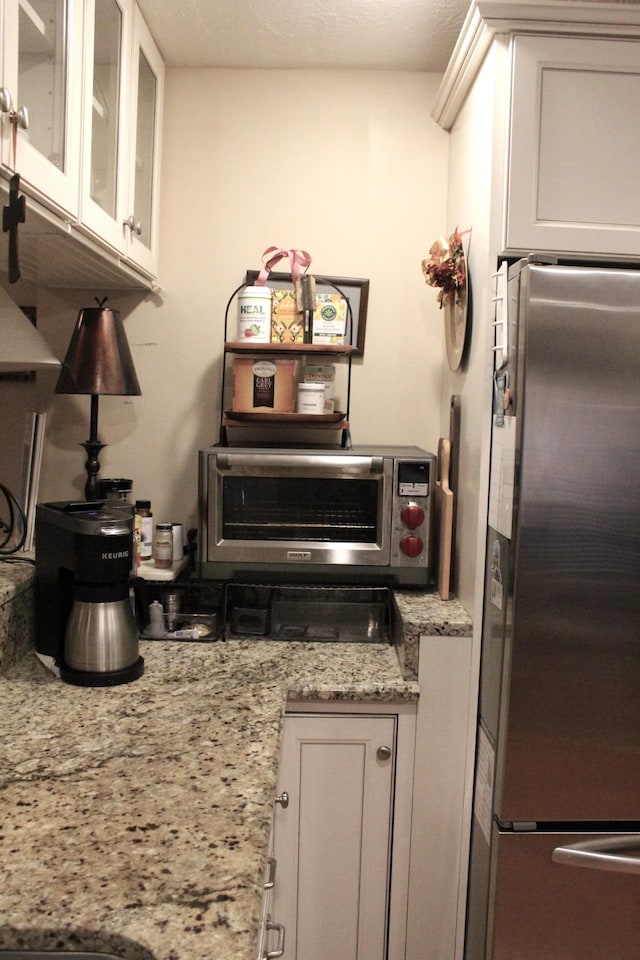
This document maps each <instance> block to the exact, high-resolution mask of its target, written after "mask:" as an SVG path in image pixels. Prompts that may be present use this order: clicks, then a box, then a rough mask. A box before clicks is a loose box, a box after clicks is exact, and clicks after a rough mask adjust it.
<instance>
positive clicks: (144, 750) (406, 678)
mask: <svg viewBox="0 0 640 960" xmlns="http://www.w3.org/2000/svg"><path fill="white" fill-rule="evenodd" d="M20 581H21V584H20V587H21V589H23V588H24V581H23V578H22V576H20ZM396 600H397V603H398V608H399V610H400V612H401V614H402V617H403V620H404V633H405V645H404V648H401V649H400V650H398V649H397V648H396V647H394V646H388V645H384V644H350V643H347V644H345V643H300V642H293V641H292V642H288V643H282V642H274V641H271V640H260V641H257V640H242V641H237V640H233V641H226V642H215V643H210V644H199V643H176V642H173V643H172V642H166V641H162V642H155V643H154V642H153V641H141V645H140V652H141V654H142V655H143V657H144V658H145V672H144V675H143V676H142V677H141V678H140V679H139V680H136V681H135V682H133V683H130V684H125V685H123V686H119V687H112V688H97V689H96V688H78V687H72V686H69V685H67V684H64V683H62V682H61V681H59V680H57V679H56V678H55V677H53V675H51V674H50V673H48V672H47V671H46V670H45V668H44V667H42V665H41V664H40V663H39V662H38V661H37V659H36V657H35V655H34V653H33V651H28V652H27V654H26V655H25V656H23V657H22V658H21V659H20V660H19V662H18V663H16V664H14V665H13V666H9V668H8V670H7V672H6V674H5V675H4V676H3V677H0V730H1V733H0V737H1V738H2V741H3V749H2V750H1V751H0V786H1V790H2V819H1V820H0V948H20V947H22V948H25V949H26V948H31V949H75V950H79V949H84V950H96V951H105V952H112V953H115V954H116V955H117V956H119V957H122V958H124V960H211V958H212V957H216V958H220V960H254V958H255V952H256V947H257V940H258V928H259V922H260V906H261V899H262V887H263V875H264V868H265V864H266V858H267V848H268V841H269V833H270V827H271V816H272V809H273V796H274V791H275V786H276V775H277V762H278V754H279V744H280V734H281V729H282V720H283V716H284V710H285V706H286V701H287V698H290V699H292V700H296V701H298V700H305V699H306V700H316V701H317V700H327V701H330V700H354V701H358V702H362V701H378V702H381V701H382V702H389V703H392V702H403V701H405V702H406V701H415V700H416V698H417V696H418V685H417V683H416V682H415V679H414V676H416V675H417V674H415V673H414V667H413V664H415V668H416V670H417V637H418V636H419V635H420V634H422V633H430V634H433V633H441V634H447V633H451V634H455V633H456V632H458V633H466V634H469V633H470V630H471V628H470V624H469V622H468V618H466V615H464V616H463V614H462V613H461V612H460V611H461V610H462V608H461V607H459V604H457V601H448V602H447V603H446V604H444V603H442V602H441V601H439V600H438V598H437V595H436V594H430V593H428V594H418V593H407V594H405V593H404V592H402V593H399V594H397V596H396ZM403 660H404V672H403V668H402V667H401V663H402V662H403ZM7 662H8V663H10V662H11V660H10V658H9V659H8V660H7ZM407 663H408V664H409V666H408V667H407Z"/></svg>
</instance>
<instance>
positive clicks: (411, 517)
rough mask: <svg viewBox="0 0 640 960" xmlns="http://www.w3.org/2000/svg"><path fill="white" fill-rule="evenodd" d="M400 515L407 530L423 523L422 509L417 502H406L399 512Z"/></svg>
mask: <svg viewBox="0 0 640 960" xmlns="http://www.w3.org/2000/svg"><path fill="white" fill-rule="evenodd" d="M400 517H401V519H402V522H403V523H404V525H405V527H408V528H409V530H415V529H416V527H419V526H420V524H421V523H424V510H423V509H422V507H419V506H418V504H417V503H408V504H407V505H406V506H404V507H403V508H402V510H401V512H400Z"/></svg>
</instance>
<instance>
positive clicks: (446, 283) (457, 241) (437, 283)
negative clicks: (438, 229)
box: [422, 227, 471, 309]
mask: <svg viewBox="0 0 640 960" xmlns="http://www.w3.org/2000/svg"><path fill="white" fill-rule="evenodd" d="M470 232H471V231H470V230H463V231H460V230H458V228H457V227H456V229H455V230H454V231H453V233H452V234H451V236H450V237H449V239H447V238H446V237H438V239H437V240H436V241H435V242H434V243H433V244H432V245H431V249H430V250H429V257H430V259H429V260H423V261H422V273H423V275H424V279H425V281H426V283H427V284H428V285H429V286H430V287H439V288H440V293H439V294H438V303H439V304H440V309H442V307H444V306H446V305H447V304H450V305H453V304H454V303H457V304H458V305H459V306H461V305H462V297H463V294H464V290H465V287H466V283H467V267H466V262H465V258H464V251H463V249H462V238H463V237H464V235H465V234H466V233H470Z"/></svg>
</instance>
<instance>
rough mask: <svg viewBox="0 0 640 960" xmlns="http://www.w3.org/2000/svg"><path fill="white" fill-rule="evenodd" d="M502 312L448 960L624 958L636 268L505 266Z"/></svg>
mask: <svg viewBox="0 0 640 960" xmlns="http://www.w3.org/2000/svg"><path fill="white" fill-rule="evenodd" d="M507 302H508V314H507V319H506V320H505V324H506V329H507V331H508V335H509V337H508V343H507V344H503V343H502V342H499V344H498V348H497V349H496V364H495V366H496V370H495V374H494V405H493V424H492V459H491V481H490V498H489V499H490V503H489V518H488V538H487V564H486V571H487V572H486V581H485V605H484V622H483V648H482V661H481V662H482V666H481V682H480V710H479V723H478V738H477V757H476V778H475V794H474V816H473V826H472V843H471V860H470V877H469V893H468V905H467V906H468V910H467V936H466V946H465V958H466V960H485V958H486V960H489V958H490V960H638V958H639V957H640V271H638V270H633V269H619V268H601V267H598V268H594V267H587V266H558V265H546V264H541V263H535V262H533V260H532V259H531V260H528V261H520V262H519V263H518V264H515V265H513V266H512V267H511V268H509V273H508V300H507ZM501 336H502V333H501V331H499V332H498V337H499V338H500V337H501Z"/></svg>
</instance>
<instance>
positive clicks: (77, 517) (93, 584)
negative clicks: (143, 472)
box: [35, 501, 144, 687]
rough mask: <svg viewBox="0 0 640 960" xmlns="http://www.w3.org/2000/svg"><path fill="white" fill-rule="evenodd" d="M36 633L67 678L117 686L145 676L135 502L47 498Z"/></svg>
mask: <svg viewBox="0 0 640 960" xmlns="http://www.w3.org/2000/svg"><path fill="white" fill-rule="evenodd" d="M35 534H36V577H35V635H36V650H37V652H38V653H39V654H42V655H44V656H48V657H52V658H53V659H54V661H55V663H56V664H57V666H58V668H59V670H60V676H61V677H62V679H63V680H65V681H66V682H67V683H73V684H76V685H77V686H84V687H104V686H114V685H116V684H119V683H128V682H129V681H130V680H136V679H137V678H138V677H139V676H141V674H142V672H143V669H144V661H143V659H142V657H140V656H139V655H138V630H137V627H136V622H135V617H134V615H133V610H132V609H131V603H130V599H129V578H130V575H131V570H132V568H133V516H132V511H131V507H130V506H125V505H123V506H122V507H119V506H117V505H116V504H113V503H104V502H102V501H97V502H78V503H76V502H62V503H42V504H38V505H37V507H36V529H35Z"/></svg>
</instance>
